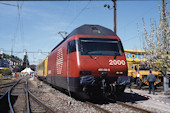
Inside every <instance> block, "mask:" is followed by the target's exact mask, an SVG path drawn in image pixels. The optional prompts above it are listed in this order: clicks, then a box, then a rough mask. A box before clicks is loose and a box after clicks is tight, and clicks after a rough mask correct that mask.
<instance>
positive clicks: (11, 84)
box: [0, 84, 13, 88]
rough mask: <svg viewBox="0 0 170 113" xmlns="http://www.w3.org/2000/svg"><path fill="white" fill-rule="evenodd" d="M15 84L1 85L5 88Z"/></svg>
mask: <svg viewBox="0 0 170 113" xmlns="http://www.w3.org/2000/svg"><path fill="white" fill-rule="evenodd" d="M12 85H13V84H6V85H1V86H0V88H5V87H9V86H12Z"/></svg>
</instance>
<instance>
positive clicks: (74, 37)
mask: <svg viewBox="0 0 170 113" xmlns="http://www.w3.org/2000/svg"><path fill="white" fill-rule="evenodd" d="M127 73H128V69H127V62H126V58H125V54H124V49H123V47H122V44H121V41H120V39H119V37H118V36H117V35H116V34H115V33H114V32H113V31H112V30H110V29H107V28H105V27H102V26H99V25H83V26H80V27H78V28H76V29H75V30H74V31H72V32H71V33H70V34H69V35H68V36H67V37H66V38H65V39H64V40H63V41H62V42H61V43H60V44H58V45H57V46H56V47H55V48H54V49H53V50H52V52H51V53H50V55H49V56H48V65H47V77H46V80H47V82H48V83H51V84H52V85H54V86H57V87H60V88H63V89H66V90H68V91H70V92H75V93H77V94H78V93H79V94H85V95H87V96H89V97H91V96H94V95H102V96H104V97H108V96H110V95H119V94H120V93H122V92H124V89H125V86H126V83H127V82H128V81H129V79H128V77H127Z"/></svg>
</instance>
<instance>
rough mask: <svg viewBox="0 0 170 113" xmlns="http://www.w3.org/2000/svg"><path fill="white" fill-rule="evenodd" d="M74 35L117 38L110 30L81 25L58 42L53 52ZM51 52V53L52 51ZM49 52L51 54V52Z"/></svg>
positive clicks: (98, 26)
mask: <svg viewBox="0 0 170 113" xmlns="http://www.w3.org/2000/svg"><path fill="white" fill-rule="evenodd" d="M74 35H98V36H117V35H116V33H115V32H113V31H112V30H110V29H108V28H106V27H103V26H100V25H88V24H85V25H82V26H80V27H78V28H76V29H74V30H73V31H72V32H71V33H70V34H69V35H68V36H67V37H66V38H65V39H64V40H63V41H62V42H60V43H59V44H58V45H57V46H56V47H55V48H54V49H53V50H55V49H56V48H57V47H58V46H59V45H60V44H62V43H63V42H64V41H65V40H66V39H68V38H70V37H71V36H74ZM53 50H52V51H53ZM52 51H51V52H52Z"/></svg>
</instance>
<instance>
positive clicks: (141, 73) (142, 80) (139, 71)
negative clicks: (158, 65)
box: [128, 64, 161, 89]
mask: <svg viewBox="0 0 170 113" xmlns="http://www.w3.org/2000/svg"><path fill="white" fill-rule="evenodd" d="M149 72H150V68H149V67H147V66H146V65H143V64H133V66H132V69H129V70H128V76H130V77H132V78H133V81H134V82H135V83H136V86H137V88H139V89H140V88H141V87H142V86H143V85H149V83H148V82H147V75H149ZM152 74H153V75H155V76H156V81H155V82H154V85H155V86H156V85H160V83H161V76H160V74H161V73H160V72H158V71H152Z"/></svg>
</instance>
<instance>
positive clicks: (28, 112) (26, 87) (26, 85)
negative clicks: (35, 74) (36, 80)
mask: <svg viewBox="0 0 170 113" xmlns="http://www.w3.org/2000/svg"><path fill="white" fill-rule="evenodd" d="M27 80H28V79H27ZM27 80H26V83H25V92H26V99H27V113H30V104H29V97H28V96H29V95H28V91H27V89H28V81H27Z"/></svg>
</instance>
